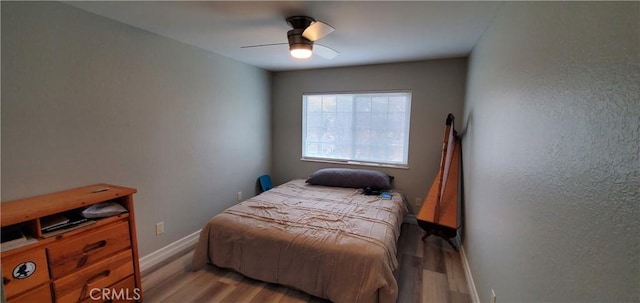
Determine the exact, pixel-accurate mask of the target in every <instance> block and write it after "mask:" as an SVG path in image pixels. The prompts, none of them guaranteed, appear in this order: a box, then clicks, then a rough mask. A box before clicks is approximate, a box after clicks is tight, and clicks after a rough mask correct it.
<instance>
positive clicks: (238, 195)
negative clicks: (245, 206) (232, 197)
mask: <svg viewBox="0 0 640 303" xmlns="http://www.w3.org/2000/svg"><path fill="white" fill-rule="evenodd" d="M236 201H237V202H240V201H242V192H241V191H239V192H238V193H237V194H236Z"/></svg>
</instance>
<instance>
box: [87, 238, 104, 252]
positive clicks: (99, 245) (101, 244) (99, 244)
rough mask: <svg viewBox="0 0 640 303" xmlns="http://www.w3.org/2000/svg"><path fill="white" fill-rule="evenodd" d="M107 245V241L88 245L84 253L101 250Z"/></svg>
mask: <svg viewBox="0 0 640 303" xmlns="http://www.w3.org/2000/svg"><path fill="white" fill-rule="evenodd" d="M106 245H107V240H100V241H98V242H95V243H91V244H87V245H86V246H85V247H84V248H83V249H82V252H83V253H85V254H86V253H89V252H91V251H92V250H96V249H100V248H103V247H105V246H106Z"/></svg>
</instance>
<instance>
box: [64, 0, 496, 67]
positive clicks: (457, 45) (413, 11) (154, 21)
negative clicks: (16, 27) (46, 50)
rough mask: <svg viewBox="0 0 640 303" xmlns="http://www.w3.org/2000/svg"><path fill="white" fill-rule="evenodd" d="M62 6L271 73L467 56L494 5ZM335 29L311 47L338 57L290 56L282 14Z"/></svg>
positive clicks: (238, 3)
mask: <svg viewBox="0 0 640 303" xmlns="http://www.w3.org/2000/svg"><path fill="white" fill-rule="evenodd" d="M65 3H67V4H69V5H72V6H75V7H78V8H81V9H83V10H86V11H89V12H92V13H95V14H98V15H102V16H105V17H107V18H111V19H114V20H117V21H120V22H123V23H126V24H129V25H132V26H135V27H139V28H142V29H145V30H147V31H150V32H154V33H157V34H159V35H162V36H166V37H169V38H172V39H175V40H178V41H181V42H184V43H187V44H190V45H194V46H197V47H200V48H203V49H206V50H209V51H212V52H215V53H218V54H221V55H224V56H227V57H231V58H234V59H236V60H239V61H242V62H246V63H248V64H251V65H255V66H258V67H260V68H264V69H266V70H272V71H282V70H294V69H309V68H322V67H336V66H349V65H362V64H376V63H388V62H403V61H414V60H423V59H439V58H452V57H462V56H467V55H468V54H469V53H470V52H471V49H472V48H473V46H474V45H475V44H476V42H477V41H478V39H479V38H480V36H481V35H482V33H483V32H484V30H485V29H486V28H487V26H488V25H489V23H490V22H491V20H492V18H493V16H494V14H495V12H496V10H497V9H498V8H499V6H500V4H501V3H500V2H423V1H402V2H399V1H397V2H396V1H384V2H383V1H373V2H369V1H367V2H365V1H330V2H323V1H282V2H275V1H258V2H248V1H233V2H232V1H224V2H223V1H200V2H198V1H193V2H192V1H131V2H129V1H127V2H120V1H79V2H76V1H70V2H65ZM294 15H306V16H310V17H313V18H315V19H317V20H321V21H323V22H326V23H328V24H330V25H332V26H333V27H335V28H336V30H335V31H334V32H333V33H331V34H330V35H328V36H327V37H325V38H323V39H321V40H319V41H318V42H317V43H320V44H323V45H326V46H328V47H331V48H333V49H335V50H337V51H338V52H340V55H339V56H338V57H336V58H334V59H331V60H328V59H324V58H321V57H318V56H312V57H311V58H310V59H306V60H301V59H294V58H292V57H291V56H290V55H289V53H288V46H287V45H279V46H269V47H259V48H248V49H241V48H240V47H241V46H244V45H254V44H267V43H279V42H282V43H286V42H287V35H286V34H287V31H288V30H289V29H290V28H289V25H288V24H287V23H286V22H285V19H286V17H289V16H294Z"/></svg>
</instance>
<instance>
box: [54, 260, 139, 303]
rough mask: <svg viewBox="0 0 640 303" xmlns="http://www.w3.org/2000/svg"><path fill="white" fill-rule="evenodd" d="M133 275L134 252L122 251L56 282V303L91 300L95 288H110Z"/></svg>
mask: <svg viewBox="0 0 640 303" xmlns="http://www.w3.org/2000/svg"><path fill="white" fill-rule="evenodd" d="M132 274H133V257H132V252H131V250H126V251H122V252H120V253H118V254H117V255H115V256H113V257H111V258H107V259H103V260H101V261H98V262H96V263H95V264H92V265H89V266H87V267H86V268H84V269H81V270H79V271H77V272H75V273H74V274H73V275H68V276H65V277H64V278H60V279H58V280H55V281H54V282H53V286H54V293H55V297H56V302H57V303H65V302H80V301H82V300H86V299H90V294H91V291H92V290H93V289H94V288H95V289H102V288H108V287H109V286H110V285H113V284H114V283H116V282H118V281H120V280H122V279H124V278H126V277H128V276H130V275H132ZM95 292H96V291H94V294H95Z"/></svg>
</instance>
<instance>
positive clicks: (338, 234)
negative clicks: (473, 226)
mask: <svg viewBox="0 0 640 303" xmlns="http://www.w3.org/2000/svg"><path fill="white" fill-rule="evenodd" d="M405 212H406V207H405V206H404V203H403V201H402V198H401V196H400V195H399V194H397V193H394V195H393V198H392V200H382V199H380V198H379V197H377V196H365V195H362V194H361V190H358V189H351V188H336V187H324V186H314V185H308V184H306V183H305V182H304V180H293V181H290V182H288V183H286V184H283V185H281V186H278V187H276V188H274V189H272V190H269V191H267V192H265V193H263V194H261V195H258V196H256V197H253V198H251V199H248V200H246V201H244V202H242V203H239V204H237V205H235V206H233V207H231V208H229V209H227V210H225V211H224V212H223V213H221V214H219V215H217V216H215V217H213V218H212V219H211V220H210V221H209V222H208V223H207V225H206V226H205V227H204V228H203V229H202V232H201V233H200V240H199V243H198V245H197V247H196V251H195V254H194V259H193V269H194V270H198V269H200V268H202V267H203V266H204V265H205V264H206V263H212V264H215V265H216V266H219V267H225V268H232V269H234V270H236V271H238V272H240V273H242V274H244V275H246V276H248V277H251V278H254V279H258V280H262V281H266V282H273V283H278V284H282V285H287V286H291V287H294V288H297V289H300V290H303V291H305V292H307V293H309V294H312V295H314V296H318V297H323V298H327V299H329V300H331V301H333V302H337V303H341V302H344V303H355V302H381V303H391V302H395V301H396V297H397V294H398V286H397V283H396V280H395V278H394V275H393V271H394V270H395V269H396V268H397V267H398V262H397V259H396V241H397V240H398V236H399V235H400V226H401V224H402V219H403V217H404V214H405Z"/></svg>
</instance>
